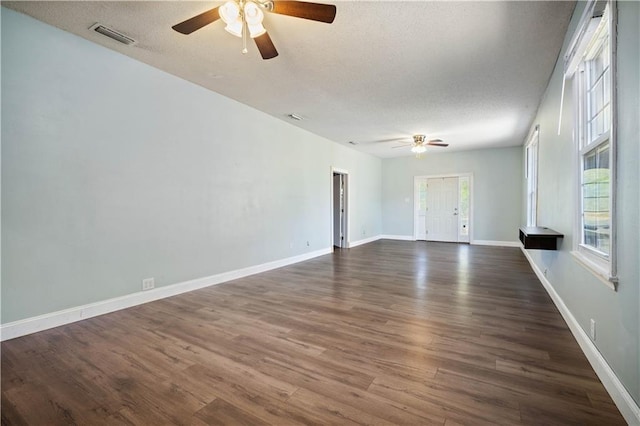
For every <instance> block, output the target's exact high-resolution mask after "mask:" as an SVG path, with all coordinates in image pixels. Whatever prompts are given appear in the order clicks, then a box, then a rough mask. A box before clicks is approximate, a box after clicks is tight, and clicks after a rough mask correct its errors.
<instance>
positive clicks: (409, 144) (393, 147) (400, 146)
mask: <svg viewBox="0 0 640 426" xmlns="http://www.w3.org/2000/svg"><path fill="white" fill-rule="evenodd" d="M411 145H413V144H411V143H408V144H405V145H398V146H392V147H391V148H392V149H395V148H406V147H408V146H411Z"/></svg>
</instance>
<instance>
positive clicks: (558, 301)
mask: <svg viewBox="0 0 640 426" xmlns="http://www.w3.org/2000/svg"><path fill="white" fill-rule="evenodd" d="M520 249H521V250H522V252H523V253H524V255H525V257H526V258H527V260H528V261H529V264H530V265H531V268H532V269H533V272H535V274H536V276H537V277H538V279H539V280H540V282H541V283H542V285H543V287H544V288H545V290H547V293H549V296H550V297H551V300H553V303H554V304H555V305H556V307H557V308H558V310H559V311H560V314H561V315H562V318H564V320H565V322H566V323H567V325H568V326H569V330H571V333H572V334H573V337H575V339H576V340H577V342H578V345H580V349H582V352H584V354H585V356H586V357H587V359H588V360H589V363H590V364H591V367H593V369H594V370H595V372H596V374H597V375H598V378H599V379H600V381H602V384H603V385H604V387H605V389H606V390H607V392H609V395H610V396H611V399H613V402H614V403H615V404H616V406H617V407H618V410H620V413H621V414H622V416H623V417H624V419H625V420H626V421H627V423H629V424H630V425H640V406H638V404H637V403H636V402H635V401H634V399H633V397H632V396H631V394H630V393H629V391H628V390H627V389H626V388H625V387H624V385H623V384H622V382H621V381H620V379H619V378H618V376H616V373H615V372H614V371H613V369H612V368H611V366H610V365H609V364H608V363H607V361H606V360H605V359H604V357H603V356H602V354H601V353H600V351H599V350H598V348H597V347H596V345H595V344H594V343H593V342H592V341H591V339H590V338H589V336H588V335H587V333H586V332H585V331H584V329H583V328H582V327H581V326H580V324H579V323H578V321H577V320H576V318H575V317H574V316H573V314H572V313H571V311H570V310H569V308H567V305H565V304H564V301H563V300H562V298H561V297H560V295H559V294H558V293H557V292H556V290H555V289H554V288H553V286H552V285H551V283H550V282H549V281H548V280H547V278H546V277H545V276H544V274H543V273H542V271H541V270H540V268H538V265H536V263H535V262H534V261H533V259H532V258H531V256H530V255H529V253H528V252H527V250H525V249H524V247H520Z"/></svg>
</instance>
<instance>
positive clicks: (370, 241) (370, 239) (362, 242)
mask: <svg viewBox="0 0 640 426" xmlns="http://www.w3.org/2000/svg"><path fill="white" fill-rule="evenodd" d="M380 238H382V237H381V236H380V235H376V236H375V237H370V238H365V239H363V240H358V241H354V242H352V243H351V244H349V248H353V247H358V246H361V245H363V244H368V243H372V242H374V241H378V240H379V239H380Z"/></svg>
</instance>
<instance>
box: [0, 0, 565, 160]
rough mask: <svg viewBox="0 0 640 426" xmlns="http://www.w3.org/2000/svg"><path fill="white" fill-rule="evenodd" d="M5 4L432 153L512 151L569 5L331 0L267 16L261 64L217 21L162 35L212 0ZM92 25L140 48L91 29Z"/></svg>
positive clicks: (209, 82) (327, 133) (352, 130)
mask: <svg viewBox="0 0 640 426" xmlns="http://www.w3.org/2000/svg"><path fill="white" fill-rule="evenodd" d="M2 4H3V5H4V6H6V7H9V8H11V9H14V10H18V11H21V12H24V13H26V14H28V15H30V16H33V17H35V18H36V19H39V20H41V21H44V22H47V23H49V24H51V25H54V26H56V27H59V28H62V29H64V30H66V31H69V32H72V33H74V34H77V35H79V36H81V37H84V38H86V39H88V40H91V41H93V42H95V43H98V44H101V45H103V46H105V47H108V48H110V49H113V50H116V51H118V52H121V53H123V54H125V55H128V56H130V57H132V58H135V59H138V60H140V61H142V62H145V63H147V64H150V65H152V66H154V67H157V68H159V69H162V70H164V71H166V72H169V73H171V74H174V75H177V76H179V77H182V78H184V79H186V80H189V81H192V82H194V83H197V84H199V85H201V86H203V87H206V88H208V89H211V90H213V91H215V92H218V93H220V94H222V95H225V96H228V97H230V98H232V99H235V100H237V101H240V102H242V103H244V104H247V105H250V106H252V107H254V108H256V109H258V110H261V111H264V112H265V113H267V114H270V115H272V116H274V117H277V118H279V119H282V120H287V121H289V122H291V123H292V124H294V125H296V126H299V127H301V128H304V129H307V130H309V131H311V132H313V133H316V134H318V135H320V136H324V137H326V138H328V139H330V140H333V141H335V142H338V143H342V144H348V142H349V141H353V142H355V143H357V145H356V146H353V147H354V148H355V149H358V150H361V151H364V152H369V153H372V154H375V155H377V156H380V157H394V156H403V155H411V152H410V151H409V148H408V147H407V148H402V149H393V148H392V147H394V146H397V145H398V142H376V141H380V140H388V139H391V138H402V137H407V138H409V137H410V135H412V134H415V133H424V134H426V135H427V137H428V138H441V139H444V140H445V142H448V143H449V144H450V146H449V147H448V148H429V150H430V151H434V150H438V151H441V150H449V151H452V150H465V149H475V148H487V147H503V146H514V145H521V144H522V142H523V140H524V138H525V137H526V132H527V131H528V128H529V126H530V125H531V121H532V120H533V117H534V115H535V112H536V108H537V106H538V104H539V102H540V99H541V96H542V95H543V92H544V89H545V87H546V85H547V82H548V79H549V76H550V75H551V71H552V69H553V66H554V64H555V61H556V58H557V56H558V52H559V51H560V47H561V44H562V41H563V38H564V34H565V32H566V29H567V25H568V22H569V19H570V16H571V13H572V11H573V7H574V4H575V2H560V1H534V2H525V1H523V2H420V1H413V2H398V1H393V2H379V1H375V2H364V1H355V2H344V1H338V2H334V4H336V5H337V15H336V19H335V22H334V23H333V24H331V25H329V24H324V23H317V22H312V21H307V20H303V19H297V18H292V17H288V16H282V15H275V14H266V15H267V16H266V17H265V21H264V25H265V27H266V28H267V30H268V31H269V34H270V36H271V38H272V40H273V42H274V44H275V45H276V47H277V49H278V51H279V53H280V56H278V57H276V58H274V59H271V60H268V61H263V60H262V59H261V58H260V55H259V53H258V51H257V49H256V47H255V45H254V44H253V43H252V42H251V43H250V45H249V46H248V47H249V53H248V54H246V55H243V54H242V53H241V49H242V41H241V40H240V39H238V38H236V37H233V36H231V35H230V34H228V33H227V32H226V31H224V23H223V22H222V21H217V22H215V23H213V24H211V25H209V26H207V27H205V28H203V29H201V30H199V31H197V32H195V33H193V34H191V35H188V36H185V35H182V34H179V33H177V32H175V31H173V30H172V29H171V26H172V25H174V24H176V23H178V22H181V21H183V20H185V19H187V18H190V17H192V16H194V15H196V14H198V13H201V12H203V11H205V10H208V9H210V8H212V7H215V6H217V5H220V4H221V2H176V1H164V2H148V1H134V2H123V1H116V2H101V1H87V2H60V1H53V2H35V1H28V2H3V3H2ZM96 22H99V23H102V24H104V25H107V26H110V27H112V28H114V29H116V30H118V31H120V32H122V33H124V34H126V35H128V36H130V37H132V38H134V39H136V40H137V41H138V43H137V44H136V45H134V46H125V45H122V44H119V43H117V42H115V41H113V40H111V39H108V38H106V37H104V36H102V35H100V34H98V33H95V32H94V31H91V30H89V27H90V26H91V25H93V24H94V23H96ZM250 41H251V40H250ZM289 113H295V114H296V115H299V116H302V117H303V118H304V120H302V121H292V120H291V119H289V118H287V115H288V114H289ZM349 146H352V145H349Z"/></svg>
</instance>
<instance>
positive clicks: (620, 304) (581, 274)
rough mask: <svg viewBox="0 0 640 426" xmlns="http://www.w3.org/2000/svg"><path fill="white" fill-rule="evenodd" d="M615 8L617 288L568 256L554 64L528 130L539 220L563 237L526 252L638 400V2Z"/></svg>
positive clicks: (567, 203)
mask: <svg viewBox="0 0 640 426" xmlns="http://www.w3.org/2000/svg"><path fill="white" fill-rule="evenodd" d="M583 7H584V5H583V4H579V5H578V6H577V8H576V11H575V12H574V16H573V19H572V22H571V25H570V28H569V31H568V33H567V38H566V39H565V48H566V45H567V43H568V42H569V39H570V38H571V36H572V35H573V31H574V30H575V27H576V25H577V21H578V20H579V18H580V15H581V13H582V10H583ZM618 8H619V13H618V19H619V23H618V87H619V90H618V107H619V115H618V123H619V125H618V130H619V132H618V139H617V143H618V158H619V162H618V181H619V185H618V191H617V199H618V214H617V216H616V220H617V224H618V237H619V240H618V248H617V253H618V256H619V258H618V259H619V260H618V270H619V278H620V282H619V285H618V291H617V292H614V291H613V290H611V289H610V288H608V287H607V286H606V285H605V284H603V283H602V282H601V281H599V280H598V279H597V278H596V277H595V276H594V275H593V274H592V273H591V272H589V271H587V270H586V269H585V268H584V267H583V266H581V265H580V264H578V263H577V261H576V260H575V259H574V257H573V256H572V255H571V250H572V248H573V242H574V238H577V236H575V235H574V223H575V220H576V215H575V208H574V206H575V202H576V197H577V191H576V185H577V181H576V179H577V176H576V173H575V170H574V167H575V164H576V163H575V158H576V157H575V155H576V154H575V147H574V143H573V138H572V130H573V125H574V124H573V112H572V107H573V91H572V85H571V84H567V89H566V92H565V98H564V99H565V107H564V110H563V119H562V131H561V134H560V136H558V134H557V129H558V114H559V108H560V92H561V86H562V63H561V62H559V63H558V64H557V65H556V69H555V71H554V73H553V76H552V78H551V81H550V83H549V86H548V88H547V91H546V95H545V97H544V99H543V101H542V103H541V104H540V107H539V110H538V114H537V117H536V119H535V121H534V125H535V124H536V123H539V124H540V152H539V158H540V160H539V161H540V164H539V167H540V168H539V182H538V187H539V194H538V223H539V224H540V225H542V226H548V227H550V228H553V229H555V230H557V231H559V232H561V233H563V234H564V235H565V238H564V240H562V244H561V246H560V250H559V251H539V250H529V253H530V254H531V256H532V257H533V259H534V261H535V263H536V265H537V266H538V267H540V269H541V270H544V269H548V275H547V278H548V280H549V282H550V283H551V285H552V286H553V287H554V289H555V290H556V291H557V293H558V294H559V295H560V297H561V298H562V299H563V301H564V303H565V304H566V305H567V307H568V308H569V310H570V311H571V313H572V314H573V316H574V317H575V318H576V319H577V320H578V322H579V323H580V326H581V327H582V328H583V329H584V330H587V331H588V330H589V328H590V319H591V318H593V319H595V320H596V323H597V333H596V334H597V336H596V341H595V342H594V343H595V345H596V346H597V347H598V350H599V351H600V352H601V353H602V355H603V356H604V358H605V359H606V360H607V362H608V363H609V365H610V366H611V367H612V368H613V370H614V372H615V373H616V375H617V376H618V378H619V379H620V380H621V381H622V383H623V384H624V386H625V387H626V388H627V390H628V391H629V392H630V393H631V395H632V396H633V397H634V398H635V400H636V401H638V402H640V358H639V356H640V354H639V351H638V344H639V343H638V342H639V341H640V324H639V323H640V318H639V316H638V311H639V310H640V272H639V267H638V265H639V264H640V249H639V246H638V242H639V240H640V216H639V213H638V212H639V210H640V201H639V200H640V197H639V195H640V194H639V190H638V188H639V185H638V182H639V181H640V172H639V170H640V149H639V147H640V140H639V138H640V128H639V125H638V123H639V122H640V107H639V99H640V84H639V79H640V54H639V51H640V34H639V32H638V28H639V27H640V3H638V2H635V1H633V2H627V1H623V2H618ZM563 52H564V49H563ZM563 54H564V53H563ZM561 57H562V56H561ZM524 203H526V200H524V198H523V204H524ZM523 223H524V221H523ZM587 334H588V333H587Z"/></svg>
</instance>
